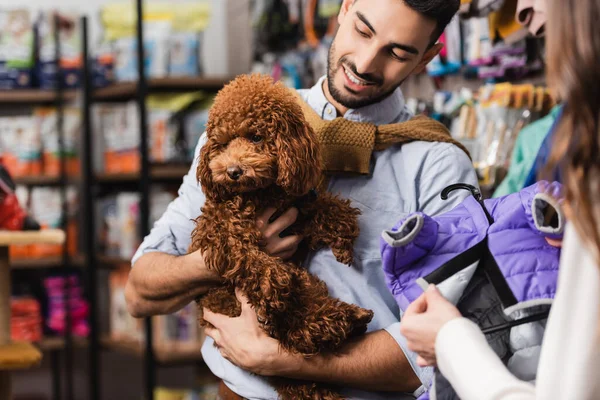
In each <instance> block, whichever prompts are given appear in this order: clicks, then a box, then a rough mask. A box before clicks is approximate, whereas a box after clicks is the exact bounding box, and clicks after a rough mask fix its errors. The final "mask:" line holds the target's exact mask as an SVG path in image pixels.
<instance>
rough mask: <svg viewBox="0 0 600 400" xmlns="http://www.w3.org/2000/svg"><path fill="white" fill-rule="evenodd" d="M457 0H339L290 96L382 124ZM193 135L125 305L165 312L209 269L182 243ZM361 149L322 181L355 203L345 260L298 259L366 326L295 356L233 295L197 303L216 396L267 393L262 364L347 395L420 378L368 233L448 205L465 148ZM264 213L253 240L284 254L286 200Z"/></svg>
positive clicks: (212, 280)
mask: <svg viewBox="0 0 600 400" xmlns="http://www.w3.org/2000/svg"><path fill="white" fill-rule="evenodd" d="M459 2H460V1H459V0H354V1H353V0H344V2H343V4H342V7H341V11H340V13H339V17H338V20H339V25H340V26H339V29H338V32H337V34H336V37H335V39H334V41H333V44H332V46H331V49H330V52H329V63H328V71H327V76H324V77H322V78H321V79H320V80H319V81H318V83H317V84H316V85H315V86H314V87H312V88H310V89H306V90H301V91H300V94H301V97H302V99H303V100H304V101H305V102H306V103H307V104H308V105H309V106H310V108H312V110H314V111H315V112H316V113H317V114H318V115H319V116H320V117H321V118H322V119H325V120H333V119H335V118H338V117H342V118H345V119H346V120H348V121H353V122H369V123H372V124H375V125H384V124H393V123H398V122H404V121H407V120H409V119H411V118H412V117H413V116H412V115H411V113H410V111H409V110H408V109H407V107H406V105H405V102H404V97H403V95H402V92H401V90H400V85H401V84H402V82H403V81H404V80H405V79H406V78H407V77H409V76H410V75H411V74H416V73H419V72H421V71H422V70H423V69H424V68H425V66H426V65H427V63H428V62H429V61H430V60H431V59H432V58H433V57H435V55H437V54H438V53H439V51H440V49H441V47H442V46H441V45H440V44H437V43H436V42H437V40H438V38H439V36H440V34H441V33H442V32H443V30H444V28H445V27H446V25H447V24H448V22H449V21H450V20H451V19H452V17H453V16H454V14H455V13H456V11H457V10H458V7H459ZM205 141H206V137H205V135H203V137H202V138H201V140H200V142H199V143H198V146H197V149H196V161H195V162H194V164H193V165H192V166H191V168H190V172H189V173H188V175H186V176H185V177H184V181H183V184H182V186H181V188H180V191H179V197H178V198H177V199H176V200H175V201H174V202H173V203H172V204H171V205H170V206H169V208H168V210H167V211H166V212H165V214H164V215H163V217H162V218H161V219H160V220H159V221H158V222H157V223H156V224H155V226H154V228H153V229H152V231H151V233H150V234H149V235H148V236H147V237H146V238H145V239H144V242H143V243H142V245H141V246H140V248H139V250H138V252H137V253H136V255H135V256H134V259H133V261H132V264H133V268H132V270H131V273H130V275H129V281H128V285H127V289H126V298H127V301H128V305H129V309H130V311H131V313H132V314H133V315H135V316H147V315H153V314H161V313H167V312H173V311H175V310H177V309H179V308H181V307H183V306H184V305H186V304H187V303H189V302H190V301H192V300H193V299H194V298H196V297H197V296H200V295H202V294H203V293H205V292H206V290H207V289H208V288H210V287H211V286H212V285H215V284H216V283H217V281H218V280H217V279H216V278H217V277H215V276H214V272H212V271H209V270H208V269H207V268H206V266H205V264H204V262H203V258H202V254H198V253H191V254H186V252H187V248H188V246H189V244H190V237H191V232H192V230H193V229H194V222H193V219H194V218H196V217H197V215H198V213H199V210H200V207H201V206H202V204H204V201H205V198H204V194H203V193H202V189H201V188H200V187H198V184H197V179H196V168H197V156H198V154H199V151H200V148H201V147H202V145H203V144H204V143H205ZM369 161H370V165H371V168H370V171H369V173H368V174H362V175H354V176H348V175H343V176H342V175H333V176H332V177H331V179H330V181H329V187H328V190H329V191H331V192H333V193H337V194H339V195H340V196H342V197H345V198H349V199H351V201H352V204H353V206H355V207H358V208H360V209H361V212H362V215H361V216H360V220H359V224H360V236H359V238H358V239H357V241H356V244H355V262H354V265H353V266H352V267H351V268H349V267H347V266H344V265H341V264H339V263H337V261H336V260H335V257H334V256H333V254H332V253H331V251H330V250H329V249H324V250H322V251H318V252H316V253H311V254H309V255H308V257H307V259H306V260H305V265H306V268H308V270H309V271H310V272H311V273H313V274H315V275H317V276H319V278H321V279H322V280H323V281H324V282H326V284H327V286H328V288H329V290H330V293H331V294H332V295H333V296H336V297H338V298H340V299H341V300H343V301H345V302H349V303H354V304H357V305H359V306H361V307H364V308H367V309H371V310H373V311H374V318H373V320H372V322H371V323H370V324H369V332H368V333H367V334H366V335H364V336H362V337H360V338H358V339H356V340H354V341H352V342H351V343H348V344H346V345H345V346H344V347H343V348H342V349H341V351H340V352H339V354H336V355H335V356H333V355H323V356H316V357H313V358H310V359H304V358H302V357H300V356H297V355H292V354H287V353H285V352H282V351H280V349H279V347H278V343H277V342H276V341H275V340H273V339H271V338H269V337H268V336H267V335H266V334H265V333H264V332H263V331H262V330H261V329H260V327H259V324H258V322H257V318H256V314H255V313H254V310H253V309H252V308H250V307H249V306H247V305H246V304H245V301H244V298H243V297H242V296H240V297H239V298H240V300H241V302H242V304H243V307H242V315H241V316H240V317H238V318H227V317H224V316H220V315H215V314H211V313H209V312H206V313H205V315H204V317H205V319H206V320H208V321H209V322H211V324H212V325H214V327H215V328H214V329H207V334H208V335H209V338H208V339H207V340H206V342H205V344H204V346H203V349H202V353H203V356H204V359H205V361H206V363H207V365H208V366H209V367H210V369H211V370H212V372H213V373H214V374H215V375H217V376H218V377H220V378H221V379H222V380H223V382H224V385H222V387H221V394H220V395H221V397H222V398H223V399H242V398H245V399H276V398H277V395H276V392H275V391H274V389H273V388H272V387H271V386H270V385H269V384H268V382H267V380H265V379H264V378H263V376H283V377H288V378H294V379H303V380H310V381H319V382H325V383H330V384H332V385H334V386H335V387H338V388H340V390H341V392H342V393H343V394H344V395H345V396H347V397H348V398H351V399H369V400H371V399H395V400H397V399H404V398H414V396H418V395H420V394H421V393H422V392H423V391H424V390H425V387H426V386H428V385H429V384H430V381H431V377H432V371H431V369H429V368H419V366H418V365H417V362H416V355H415V354H414V353H412V352H410V351H409V350H408V349H407V346H406V339H405V338H404V337H403V336H402V335H401V334H400V329H399V326H400V322H399V321H400V311H399V308H398V306H397V305H396V303H395V301H394V299H393V297H392V296H391V294H390V293H389V292H388V289H387V287H386V284H385V279H384V275H383V272H382V269H381V256H380V252H379V238H380V234H381V232H382V231H383V230H384V229H388V228H390V227H391V226H392V224H393V223H394V222H395V221H397V220H399V219H400V218H402V217H403V216H405V215H406V214H408V213H412V212H415V211H423V212H425V213H427V214H431V215H435V214H438V213H441V212H444V211H448V210H450V209H451V208H453V207H455V206H456V205H457V204H458V203H460V202H461V201H462V200H463V199H464V197H465V196H466V191H455V192H453V193H452V194H451V197H450V199H448V200H445V201H444V200H441V198H440V193H441V192H442V190H443V189H444V188H445V187H446V186H447V185H448V184H450V183H456V182H462V183H468V184H471V185H475V186H476V185H477V178H476V176H475V172H474V170H473V167H472V165H471V162H470V160H469V158H468V157H467V155H466V154H465V153H464V152H463V151H462V150H461V149H459V148H458V147H457V146H454V145H452V144H450V143H440V142H425V141H420V140H416V141H413V142H411V143H408V144H404V145H402V146H400V145H395V146H391V147H388V148H387V149H385V150H381V151H374V152H373V153H372V154H371V155H370V158H369ZM272 213H273V210H270V211H268V212H266V213H265V214H263V215H262V216H261V217H260V218H259V220H258V221H257V222H258V225H259V227H260V229H261V230H262V232H263V235H264V236H265V239H266V246H265V250H266V251H267V252H269V253H270V254H273V255H276V256H279V257H282V258H284V259H285V258H289V257H290V256H291V255H292V254H293V253H294V252H295V250H296V248H297V246H298V243H299V242H300V240H301V239H302V238H299V237H293V236H292V237H289V236H288V237H284V238H279V233H281V232H282V231H283V230H284V229H285V228H286V227H287V226H289V225H290V224H291V223H293V221H294V220H295V216H296V215H297V211H296V210H294V209H292V210H288V211H287V212H286V213H284V214H283V215H282V216H281V217H280V218H278V219H276V220H275V221H273V222H270V221H269V217H270V215H272ZM215 345H216V346H215Z"/></svg>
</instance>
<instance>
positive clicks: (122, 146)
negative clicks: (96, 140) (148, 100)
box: [95, 102, 140, 174]
mask: <svg viewBox="0 0 600 400" xmlns="http://www.w3.org/2000/svg"><path fill="white" fill-rule="evenodd" d="M95 124H96V128H97V129H96V130H95V132H97V133H98V134H99V135H100V136H101V138H102V146H101V147H102V151H103V157H102V159H103V166H102V169H103V172H105V173H109V174H123V173H135V172H137V171H139V168H140V152H139V143H140V135H139V123H138V110H137V105H136V103H135V102H128V103H126V104H124V105H123V104H99V105H97V106H96V109H95Z"/></svg>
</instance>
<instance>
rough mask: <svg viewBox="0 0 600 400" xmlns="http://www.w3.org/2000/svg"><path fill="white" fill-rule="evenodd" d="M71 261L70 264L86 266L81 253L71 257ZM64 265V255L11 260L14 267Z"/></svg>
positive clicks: (39, 267) (36, 267)
mask: <svg viewBox="0 0 600 400" xmlns="http://www.w3.org/2000/svg"><path fill="white" fill-rule="evenodd" d="M69 261H70V262H69V264H70V265H72V266H75V267H84V266H85V259H84V256H83V255H81V254H79V255H77V256H75V257H71V258H70V260H69ZM62 266H64V262H63V258H62V256H55V257H41V258H27V259H16V260H11V262H10V267H11V268H12V269H41V268H58V267H62Z"/></svg>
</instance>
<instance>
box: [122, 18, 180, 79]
mask: <svg viewBox="0 0 600 400" xmlns="http://www.w3.org/2000/svg"><path fill="white" fill-rule="evenodd" d="M143 29H144V71H146V74H147V77H148V78H163V77H165V76H167V75H168V66H169V37H170V34H171V21H170V20H169V19H168V16H165V15H158V16H153V17H152V18H151V19H150V20H144V27H143ZM114 51H115V78H116V80H117V81H134V80H137V79H138V67H137V38H136V37H135V36H127V37H122V38H119V39H117V40H115V42H114Z"/></svg>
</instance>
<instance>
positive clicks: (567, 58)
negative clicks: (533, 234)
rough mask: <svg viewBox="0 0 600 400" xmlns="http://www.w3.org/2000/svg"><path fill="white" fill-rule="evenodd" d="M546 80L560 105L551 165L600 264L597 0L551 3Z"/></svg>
mask: <svg viewBox="0 0 600 400" xmlns="http://www.w3.org/2000/svg"><path fill="white" fill-rule="evenodd" d="M548 5H549V7H548V9H549V20H548V27H547V29H546V32H547V33H546V34H547V39H548V40H547V46H548V55H547V65H548V82H549V84H550V86H551V87H552V90H553V91H554V93H555V95H556V96H557V97H558V98H559V99H560V100H561V101H563V102H564V112H563V114H562V118H561V120H560V123H559V126H558V130H557V132H556V136H555V139H554V143H553V151H552V154H551V157H550V163H549V164H550V165H551V166H554V167H558V168H559V169H560V172H561V176H562V181H563V183H564V185H565V187H566V195H567V201H568V203H569V205H570V210H571V222H572V223H573V224H574V226H575V228H576V229H577V231H578V233H579V235H580V236H581V238H582V239H583V240H585V241H586V242H587V243H588V244H589V245H590V248H591V250H592V251H593V252H594V253H595V256H596V258H597V259H598V260H600V1H599V0H549V4H548Z"/></svg>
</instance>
